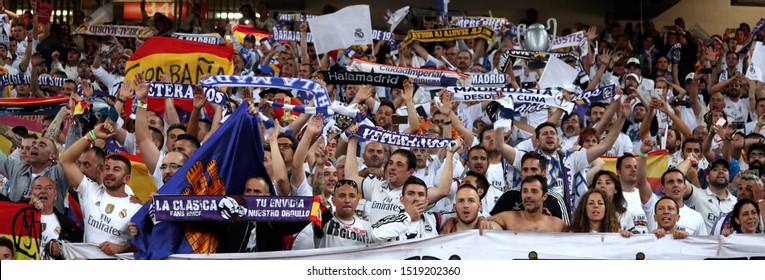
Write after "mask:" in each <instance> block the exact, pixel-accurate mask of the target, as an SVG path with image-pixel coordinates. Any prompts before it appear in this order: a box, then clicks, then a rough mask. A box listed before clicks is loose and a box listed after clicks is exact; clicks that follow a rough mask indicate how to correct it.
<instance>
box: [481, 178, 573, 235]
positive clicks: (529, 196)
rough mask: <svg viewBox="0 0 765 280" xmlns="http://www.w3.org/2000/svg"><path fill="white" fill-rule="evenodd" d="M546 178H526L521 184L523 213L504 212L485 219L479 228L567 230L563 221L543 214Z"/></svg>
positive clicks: (535, 230) (534, 230)
mask: <svg viewBox="0 0 765 280" xmlns="http://www.w3.org/2000/svg"><path fill="white" fill-rule="evenodd" d="M547 189H548V187H547V178H545V177H542V176H540V175H533V176H530V177H526V179H523V182H521V194H522V195H523V208H524V210H523V211H505V212H502V213H499V214H496V215H493V216H491V217H489V218H487V219H486V222H485V223H484V225H482V226H481V227H483V228H488V227H494V226H500V227H502V229H504V230H510V231H531V232H564V231H567V230H568V227H567V226H566V223H564V222H563V220H561V219H559V218H557V217H553V216H548V215H546V214H544V213H543V211H542V209H543V207H542V204H543V203H544V201H545V199H547Z"/></svg>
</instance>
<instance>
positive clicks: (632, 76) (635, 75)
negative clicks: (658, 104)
mask: <svg viewBox="0 0 765 280" xmlns="http://www.w3.org/2000/svg"><path fill="white" fill-rule="evenodd" d="M628 78H633V79H635V81H637V82H640V77H639V76H638V75H637V74H635V73H629V74H627V76H626V77H624V79H625V80H626V79H628Z"/></svg>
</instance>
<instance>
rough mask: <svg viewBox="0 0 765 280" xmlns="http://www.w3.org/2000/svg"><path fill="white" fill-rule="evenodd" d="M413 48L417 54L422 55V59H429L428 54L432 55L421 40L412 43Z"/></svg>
mask: <svg viewBox="0 0 765 280" xmlns="http://www.w3.org/2000/svg"><path fill="white" fill-rule="evenodd" d="M412 48H413V49H414V52H415V53H417V56H419V57H421V58H422V59H428V56H430V53H428V51H427V50H425V48H423V47H422V45H420V42H417V41H414V42H413V43H412Z"/></svg>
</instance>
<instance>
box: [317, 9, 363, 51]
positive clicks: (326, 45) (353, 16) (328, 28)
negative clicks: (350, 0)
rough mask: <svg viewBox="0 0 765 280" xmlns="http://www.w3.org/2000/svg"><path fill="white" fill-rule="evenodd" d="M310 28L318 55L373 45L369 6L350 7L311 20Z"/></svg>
mask: <svg viewBox="0 0 765 280" xmlns="http://www.w3.org/2000/svg"><path fill="white" fill-rule="evenodd" d="M308 26H310V27H311V34H312V35H313V44H314V46H315V47H316V53H326V52H329V51H331V50H335V49H342V48H347V47H350V46H353V45H360V46H363V45H371V44H373V42H372V19H371V16H370V13H369V5H354V6H348V7H345V8H343V9H341V10H339V11H337V12H334V13H331V14H327V15H323V16H318V17H314V18H309V19H308Z"/></svg>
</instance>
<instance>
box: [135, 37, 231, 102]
mask: <svg viewBox="0 0 765 280" xmlns="http://www.w3.org/2000/svg"><path fill="white" fill-rule="evenodd" d="M233 57H234V50H233V49H231V48H229V47H226V46H216V45H210V44H206V43H200V42H194V41H188V40H182V39H175V38H168V37H151V38H149V39H148V40H146V42H145V43H144V44H143V45H141V47H140V48H138V50H136V52H135V53H134V54H133V55H132V56H131V57H130V59H128V61H127V65H126V67H127V73H126V74H125V82H128V81H130V82H132V81H133V78H134V77H135V74H136V73H138V72H141V73H143V76H144V78H145V79H146V81H150V82H151V81H154V82H158V81H159V77H160V74H163V73H164V74H166V75H168V76H169V77H170V82H171V83H176V84H187V85H193V84H198V83H199V79H200V78H201V77H202V75H204V74H212V75H231V74H233V73H234V64H233V63H232V59H233ZM148 103H149V110H152V111H155V112H163V111H164V110H165V104H164V102H163V101H162V100H161V99H158V98H150V99H149V102H148ZM175 106H176V107H178V108H181V109H183V110H184V111H188V112H191V111H192V110H193V101H191V100H179V99H176V100H175ZM131 108H132V102H131V101H128V102H126V104H125V110H126V112H127V113H128V114H130V113H131V112H130V109H131ZM208 111H209V110H208ZM180 113H181V112H179V114H180ZM208 113H212V111H209V112H208Z"/></svg>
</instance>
